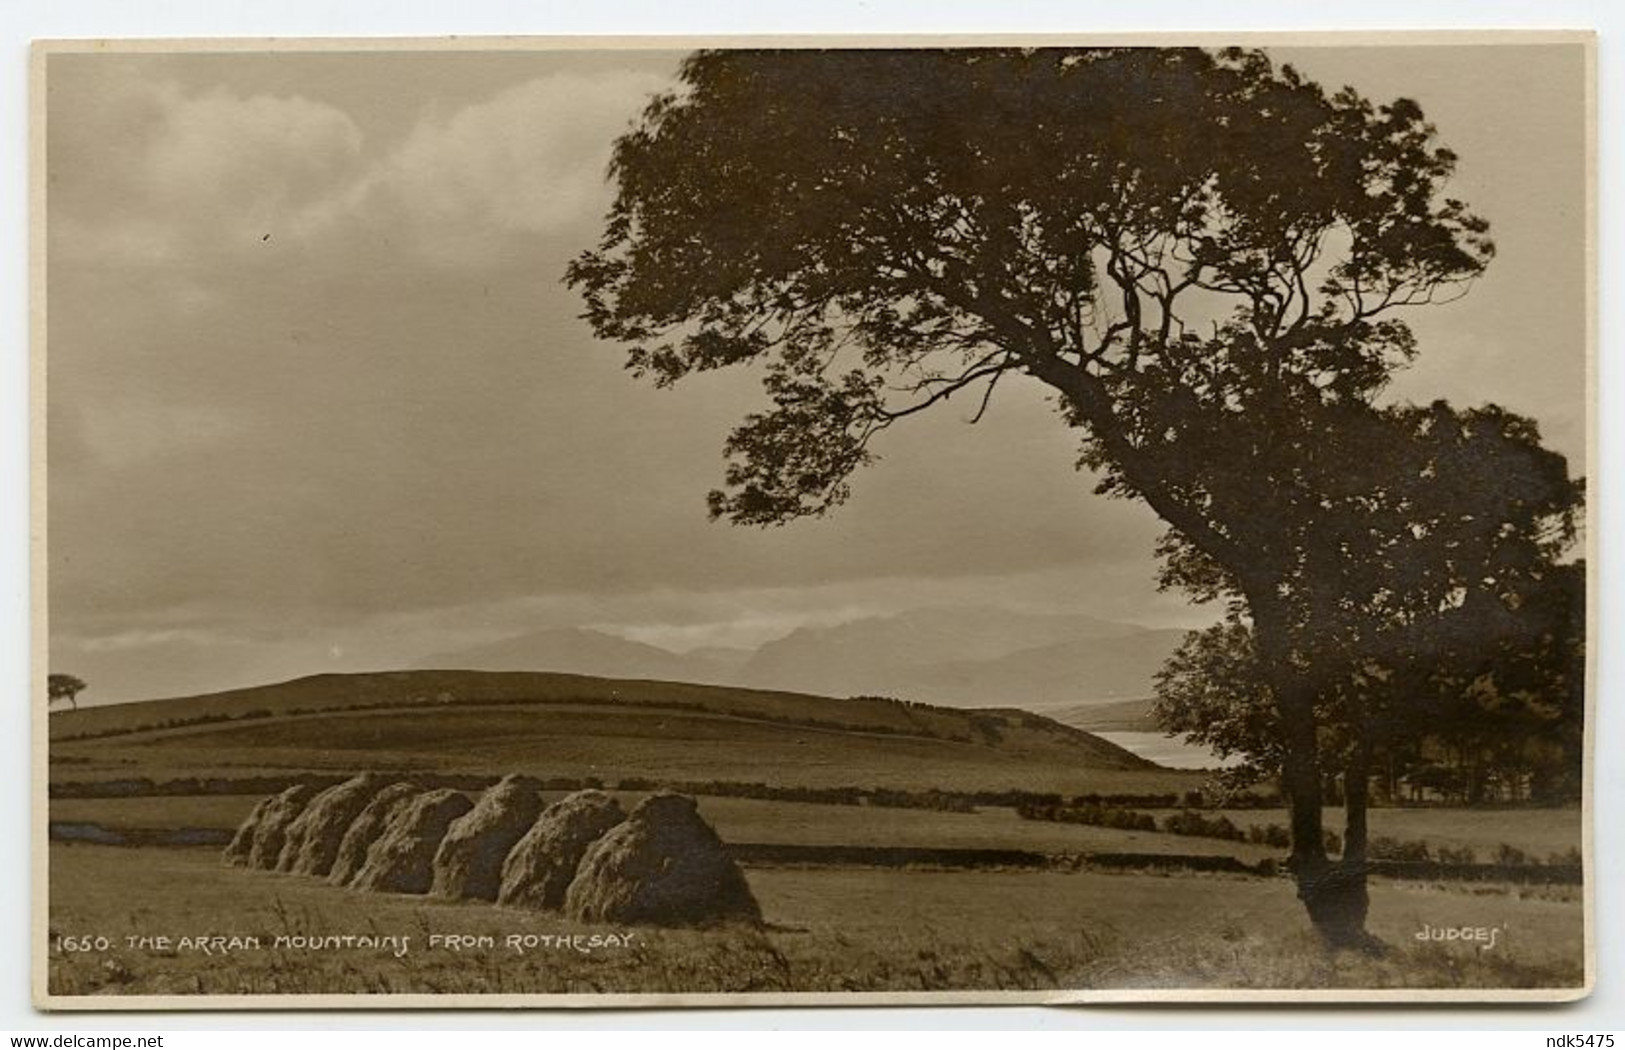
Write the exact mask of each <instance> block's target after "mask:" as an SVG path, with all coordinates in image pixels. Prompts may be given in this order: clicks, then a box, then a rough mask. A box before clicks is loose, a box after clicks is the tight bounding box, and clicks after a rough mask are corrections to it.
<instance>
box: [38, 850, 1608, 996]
mask: <svg viewBox="0 0 1625 1050" xmlns="http://www.w3.org/2000/svg"><path fill="white" fill-rule="evenodd" d="M747 875H748V877H749V879H750V884H751V887H752V890H753V892H754V893H755V894H756V896H757V898H758V900H759V901H760V902H761V905H762V910H763V913H764V918H765V919H766V921H767V923H768V925H767V927H766V928H764V929H761V930H756V929H749V928H732V929H730V928H722V929H714V930H656V929H649V928H642V929H628V930H620V929H618V928H617V929H603V928H587V927H579V926H575V925H572V924H570V923H566V922H564V921H562V920H559V919H557V918H554V917H551V916H545V915H539V914H537V913H534V912H526V911H518V910H513V909H503V908H498V907H494V906H490V905H486V904H474V903H468V902H461V903H451V902H440V901H434V900H430V899H426V898H422V897H410V896H398V895H388V894H384V895H378V894H363V893H358V892H355V891H349V890H342V889H336V888H334V887H331V886H328V885H326V884H325V883H322V882H320V881H318V880H312V879H308V878H305V877H302V876H297V875H283V874H275V873H268V872H255V871H245V870H242V869H228V868H222V867H220V865H219V863H218V859H217V857H216V855H215V853H214V851H210V850H196V849H170V850H160V849H117V848H109V847H100V846H84V845H73V846H58V847H55V848H53V850H52V857H51V884H52V898H53V907H52V913H51V935H52V940H53V944H55V943H57V942H58V941H59V939H60V938H61V937H62V936H64V935H66V936H68V937H91V936H103V937H106V938H107V939H108V942H109V943H110V945H111V947H109V948H108V949H107V950H90V951H72V950H60V949H56V948H53V950H52V952H51V956H50V983H51V989H52V991H53V992H54V993H56V994H60V995H86V994H98V995H118V994H236V993H248V994H255V993H290V992H353V993H368V994H383V995H387V994H391V993H403V992H468V993H503V992H507V993H513V992H524V993H544V992H587V991H641V990H647V989H650V988H660V989H663V990H672V991H695V992H699V991H789V990H795V991H819V990H834V991H843V990H844V991H856V990H875V991H899V990H902V991H906V990H929V989H944V988H963V989H1046V988H1155V987H1182V988H1199V987H1244V988H1271V987H1349V986H1353V987H1403V986H1425V987H1463V986H1468V987H1471V986H1501V987H1524V986H1543V987H1565V986H1573V985H1576V984H1578V983H1579V981H1580V971H1579V963H1578V960H1579V958H1580V955H1579V944H1580V938H1581V936H1582V924H1581V919H1580V910H1579V907H1578V906H1577V904H1576V903H1575V902H1574V901H1572V900H1568V899H1563V896H1562V894H1557V895H1556V899H1552V898H1553V894H1552V893H1550V892H1546V893H1528V892H1524V891H1520V890H1517V889H1515V888H1511V887H1477V888H1476V889H1475V890H1474V891H1473V892H1458V891H1455V890H1449V889H1442V888H1440V887H1437V886H1429V885H1420V884H1415V885H1413V884H1397V883H1383V884H1379V885H1377V886H1376V887H1375V892H1374V902H1373V904H1374V907H1373V915H1374V922H1373V930H1374V932H1376V933H1377V934H1378V935H1379V936H1381V937H1382V938H1384V939H1385V940H1386V941H1388V942H1389V943H1390V944H1391V945H1392V951H1391V953H1390V954H1389V955H1388V956H1387V957H1384V958H1379V959H1369V958H1366V957H1363V956H1354V955H1349V954H1347V953H1342V954H1335V955H1334V954H1329V953H1327V952H1325V951H1324V950H1323V949H1321V948H1319V947H1318V945H1317V944H1316V942H1315V941H1314V938H1313V935H1312V934H1311V933H1310V932H1309V930H1308V928H1307V924H1306V922H1305V921H1304V919H1303V917H1302V909H1301V908H1299V907H1298V906H1297V904H1296V902H1295V901H1294V900H1293V896H1292V893H1293V891H1292V887H1291V885H1290V883H1289V882H1287V881H1286V880H1284V879H1255V878H1227V877H1212V876H1194V875H1175V876H1146V875H1141V874H1102V873H1095V872H1075V873H1062V872H1002V871H987V872H941V871H922V870H900V871H882V870H875V869H863V870H840V869H835V870H792V869H770V868H752V869H749V870H748V871H747ZM1423 923H1428V924H1433V925H1446V924H1496V925H1499V926H1501V927H1503V928H1504V931H1505V932H1504V935H1503V939H1502V940H1501V942H1500V943H1499V944H1498V945H1497V949H1496V950H1495V951H1478V950H1476V949H1473V948H1466V947H1461V946H1444V945H1426V946H1422V945H1418V944H1417V943H1416V942H1415V940H1414V936H1413V935H1414V933H1415V931H1416V930H1417V929H1419V928H1420V927H1421V924H1423ZM132 934H135V935H141V936H147V937H151V936H154V935H158V934H167V935H169V936H171V937H178V936H180V935H191V936H193V937H198V936H202V935H209V934H220V935H236V936H240V937H248V936H253V937H258V938H260V939H261V942H262V945H263V946H262V947H260V948H258V949H245V950H238V951H234V952H231V953H229V954H224V955H221V954H212V955H211V954H204V953H203V952H202V951H200V950H197V949H196V948H193V947H189V948H185V949H179V948H177V947H176V946H175V942H172V943H171V945H170V946H168V947H155V946H153V944H152V943H151V942H148V943H147V944H145V945H142V946H132V945H131V942H129V941H127V940H126V938H127V937H128V936H130V935H132ZM570 934H579V935H582V936H585V937H590V936H592V935H594V934H597V935H598V936H599V937H600V939H601V940H602V939H603V937H604V935H605V934H611V935H614V936H615V937H617V938H618V937H621V936H625V937H626V938H627V941H626V943H625V944H624V945H620V944H615V945H611V946H607V947H595V948H589V949H587V950H585V951H583V950H580V949H569V948H566V949H559V948H557V947H544V946H542V945H544V944H545V943H546V942H543V941H541V938H543V937H549V938H557V937H559V936H561V935H562V936H568V935H570ZM278 935H282V936H288V937H312V936H314V937H330V936H334V935H362V936H372V937H376V938H382V937H395V938H397V939H400V938H405V939H407V943H406V951H405V953H404V954H402V955H400V956H399V957H397V956H396V954H395V951H394V950H393V949H379V948H349V949H346V948H342V947H333V948H330V949H323V950H312V949H310V948H309V947H308V945H304V942H300V941H294V942H288V943H286V944H284V946H282V947H277V946H275V938H276V937H277V936H278ZM480 935H486V936H489V937H491V938H492V939H493V943H492V945H491V946H489V947H470V948H468V949H465V950H457V949H454V948H453V947H450V946H448V945H446V944H444V943H442V944H441V945H438V946H431V943H430V938H431V937H432V936H438V937H442V938H445V937H451V936H457V937H477V936H480ZM510 937H520V938H526V937H528V938H531V944H533V945H535V946H534V947H531V948H529V949H528V950H519V949H516V948H514V947H510V946H509V945H508V941H507V939H508V938H510ZM581 943H582V944H585V943H586V942H581ZM295 945H304V946H298V947H296V946H295Z"/></svg>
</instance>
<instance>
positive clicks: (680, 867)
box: [224, 773, 761, 926]
mask: <svg viewBox="0 0 1625 1050" xmlns="http://www.w3.org/2000/svg"><path fill="white" fill-rule="evenodd" d="M224 861H225V863H227V864H230V865H235V866H238V867H247V868H260V869H264V870H267V871H283V872H291V873H294V874H299V875H310V876H316V877H320V878H325V879H326V880H327V881H328V882H330V883H332V884H334V885H338V886H348V887H351V888H353V889H358V890H371V891H375V892H381V893H421V894H430V895H432V896H435V897H441V898H445V899H448V900H483V901H494V902H496V903H498V904H501V905H504V906H507V907H515V908H527V909H532V910H539V911H551V912H559V913H562V914H563V915H564V916H565V917H566V918H569V919H572V920H575V921H578V922H589V923H627V924H646V925H656V926H687V925H701V924H705V923H710V922H716V921H720V920H727V919H739V920H747V921H752V922H758V921H760V919H761V910H760V908H759V907H758V906H757V903H756V899H755V897H753V896H752V895H751V892H750V887H749V885H748V884H747V883H746V881H745V876H744V873H743V872H741V871H740V870H739V866H738V864H736V863H735V862H734V860H733V859H732V858H731V857H729V856H728V853H727V851H726V850H725V849H724V847H723V845H722V840H721V839H719V838H718V837H717V833H716V832H715V831H714V830H713V829H712V828H711V826H710V825H709V824H707V823H706V822H705V819H704V818H703V817H701V816H700V814H699V810H698V808H697V807H696V806H695V803H694V800H693V799H692V798H689V797H687V796H684V795H676V794H669V793H662V794H656V795H651V796H649V797H647V798H645V799H644V800H643V801H641V802H640V803H638V804H637V805H636V806H634V807H633V808H632V811H631V813H627V812H626V811H625V810H623V809H622V808H621V805H620V803H618V802H616V801H615V799H613V798H611V797H610V796H609V795H607V794H605V793H604V792H602V791H597V790H587V791H577V792H575V793H574V794H571V795H568V796H566V797H565V798H563V799H560V800H559V801H557V802H554V803H553V804H552V805H545V804H544V800H543V797H542V784H541V782H540V781H538V780H536V779H534V778H532V777H526V776H517V775H516V776H508V777H504V778H503V779H502V780H501V781H499V782H498V783H496V784H495V785H493V786H492V787H490V788H489V789H487V790H486V791H484V792H483V793H481V794H480V796H479V798H478V799H477V800H474V799H470V798H469V797H468V796H467V795H465V794H463V793H462V792H459V791H453V790H451V789H449V788H440V789H437V790H425V789H424V788H422V787H420V786H419V785H417V784H413V783H411V782H410V781H406V780H392V779H391V778H389V777H387V776H383V775H380V774H376V773H363V774H361V775H359V776H356V777H352V778H350V779H349V780H346V781H344V782H343V783H341V784H337V785H334V786H333V787H330V788H327V789H326V790H323V791H318V790H317V789H316V788H314V787H312V786H310V785H306V784H295V785H294V786H292V787H290V788H288V789H286V790H284V791H282V792H280V793H278V794H275V795H272V796H270V797H269V798H266V799H265V800H263V801H262V802H260V803H259V804H258V805H256V806H255V807H254V810H253V812H252V813H250V814H249V816H248V818H247V819H246V820H245V821H244V822H243V824H242V826H241V827H240V828H238V829H237V833H236V835H235V836H234V837H233V838H232V841H231V844H230V845H228V846H227V847H226V849H225V854H224Z"/></svg>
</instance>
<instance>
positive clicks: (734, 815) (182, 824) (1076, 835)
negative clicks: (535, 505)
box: [50, 793, 1281, 862]
mask: <svg viewBox="0 0 1625 1050" xmlns="http://www.w3.org/2000/svg"><path fill="white" fill-rule="evenodd" d="M617 794H619V795H620V797H621V799H622V802H623V804H625V805H631V804H632V803H634V802H635V801H636V800H637V799H639V798H641V797H642V796H641V795H637V794H628V793H617ZM548 797H549V798H550V799H551V798H556V797H559V793H551V794H550V795H549V796H548ZM260 798H261V796H258V795H217V796H183V797H163V796H155V797H147V798H128V799H55V800H53V801H52V802H51V807H50V813H51V819H52V820H59V821H74V822H89V823H96V824H100V825H102V826H103V827H107V828H235V827H236V826H237V825H238V824H239V823H241V822H242V820H243V818H244V817H246V816H247V815H248V812H249V810H251V809H253V807H254V804H255V803H256V802H258V801H259V800H260ZM699 803H700V813H701V815H702V816H704V817H705V819H706V820H707V821H709V822H710V823H711V825H712V826H713V827H715V828H716V829H717V832H718V834H720V835H721V836H722V838H723V840H724V841H726V842H770V843H795V844H803V845H821V846H822V845H841V846H919V847H934V848H961V849H1020V850H1031V851H1034V852H1039V853H1087V852H1096V851H1102V852H1122V853H1201V854H1213V855H1219V854H1223V855H1227V856H1235V857H1239V858H1241V859H1242V860H1246V861H1249V862H1250V861H1258V860H1262V859H1264V858H1265V857H1273V856H1278V855H1279V854H1280V852H1281V851H1280V850H1278V849H1273V848H1271V847H1267V846H1253V845H1248V844H1246V843H1236V842H1223V841H1219V840H1216V839H1215V840H1208V839H1192V838H1186V837H1182V836H1178V835H1165V834H1162V833H1158V832H1143V831H1118V830H1114V829H1111V828H1097V827H1090V826H1088V825H1083V824H1060V823H1055V822H1051V821H1042V820H1022V819H1021V818H1020V817H1018V816H1016V814H1015V813H1014V812H1013V811H1011V810H1009V809H1003V808H997V807H989V808H986V809H983V810H981V811H979V812H976V813H945V812H938V811H935V810H918V809H889V808H885V807H878V806H829V805H820V804H814V803H806V802H768V801H763V800H759V799H744V798H714V797H710V796H702V797H701V798H700V799H699Z"/></svg>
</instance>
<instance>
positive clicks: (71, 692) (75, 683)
mask: <svg viewBox="0 0 1625 1050" xmlns="http://www.w3.org/2000/svg"><path fill="white" fill-rule="evenodd" d="M84 691H85V683H84V680H83V679H79V678H75V677H74V676H73V675H71V674H54V675H51V676H50V677H49V678H47V679H46V680H45V694H46V702H47V703H51V704H54V703H56V702H57V701H58V700H66V701H67V702H68V704H69V706H71V707H72V708H73V709H74V710H75V711H77V710H79V694H80V693H82V692H84Z"/></svg>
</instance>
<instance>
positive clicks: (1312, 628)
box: [32, 32, 1596, 1010]
mask: <svg viewBox="0 0 1625 1050" xmlns="http://www.w3.org/2000/svg"><path fill="white" fill-rule="evenodd" d="M1594 62H1595V41H1594V39H1593V37H1592V36H1591V35H1590V34H1585V33H1559V32H1540V33H1499V32H1497V33H1490V32H1475V33H1454V34H1452V33H1430V34H1416V33H1389V34H1358V35H1356V34H1336V33H1318V34H1297V35H1278V36H1276V35H1259V34H1253V35H1241V36H1237V37H1234V38H1224V37H1219V36H1214V35H1207V36H1190V37H1177V36H1135V37H1122V36H1118V37H1086V36H1078V37H1060V36H1045V37H1032V38H994V39H988V38H975V37H937V38H896V39H889V38H877V37H849V38H822V37H819V38H814V37H808V38H794V37H793V38H778V39H766V38H762V39H755V38H752V39H728V40H704V39H686V38H653V39H647V38H631V37H627V38H596V39H570V40H566V39H546V38H537V39H486V40H480V39H456V40H449V39H448V40H433V39H422V40H399V39H396V40H367V39H352V40H297V39H286V40H224V39H222V40H205V39H197V40H184V41H182V40H171V41H134V40H130V41H116V40H115V41H43V42H39V43H37V44H36V45H35V51H34V70H33V73H34V94H33V102H34V122H33V130H34V152H33V170H32V180H33V181H32V186H33V258H34V271H33V273H34V278H35V286H34V293H33V294H34V299H33V309H34V314H33V333H34V348H33V360H34V371H33V382H34V391H33V393H34V406H35V409H34V418H33V428H34V430H33V433H34V438H35V441H34V455H35V458H34V463H35V471H34V477H33V484H34V501H33V514H34V522H35V526H36V527H35V550H34V568H35V573H34V576H35V587H36V590H35V621H36V638H35V653H36V663H35V675H34V679H35V691H36V695H35V696H34V698H33V701H32V704H33V714H34V732H35V745H36V751H35V754H36V765H35V769H34V791H35V805H36V821H35V840H34V844H33V849H34V862H35V871H36V875H37V877H36V879H35V914H34V922H35V925H34V935H35V945H34V949H35V975H34V980H35V1002H36V1004H37V1005H39V1006H40V1007H42V1008H46V1009H64V1010H96V1009H129V1008H143V1007H151V1008H163V1009H177V1008H181V1009H184V1008H210V1009H221V1008H265V1007H345V1008H354V1007H401V1006H445V1007H471V1006H493V1005H502V1006H535V1007H568V1006H606V1005H610V1006H623V1005H624V1006H639V1005H647V1006H655V1005H658V1006H673V1005H677V1006H684V1005H709V1006H715V1005H758V1004H776V1005H784V1004H818V1003H842V1004H856V1003H874V1004H888V1003H915V1004H919V1003H1090V1002H1122V1001H1196V1000H1202V1001H1253V1000H1271V1001H1274V1000H1305V999H1308V1000H1330V1001H1360V1000H1394V1001H1406V1002H1410V1001H1429V1000H1449V1001H1477V1000H1496V1001H1556V1000H1567V999H1575V998H1579V997H1581V996H1583V995H1585V994H1586V993H1587V992H1588V991H1589V990H1590V988H1591V985H1592V972H1593V969H1594V957H1595V944H1594V935H1593V933H1592V925H1591V918H1592V894H1593V889H1594V887H1593V884H1592V880H1591V878H1590V872H1591V868H1590V864H1591V858H1590V848H1589V844H1590V831H1589V827H1590V823H1589V822H1590V819H1591V815H1590V811H1589V801H1588V799H1589V784H1590V772H1591V771H1590V757H1589V753H1588V741H1589V735H1588V729H1589V725H1588V722H1589V719H1588V698H1589V695H1590V686H1591V677H1592V676H1591V673H1590V666H1591V658H1590V647H1589V644H1588V638H1589V636H1590V632H1589V631H1588V630H1587V623H1588V610H1589V608H1590V606H1591V604H1592V600H1593V598H1594V586H1593V585H1592V584H1591V582H1590V574H1589V568H1590V566H1591V565H1592V564H1593V563H1594V561H1595V559H1594V557H1588V545H1589V544H1590V543H1591V542H1592V541H1593V539H1594V531H1593V530H1591V529H1589V528H1588V520H1589V519H1588V513H1589V512H1588V501H1587V491H1588V481H1587V479H1588V478H1589V477H1590V476H1591V474H1592V473H1593V471H1594V462H1593V454H1592V451H1591V447H1592V446H1591V434H1592V419H1591V416H1592V412H1591V405H1592V403H1593V394H1592V391H1591V384H1590V372H1591V362H1592V358H1593V350H1592V347H1593V342H1594V321H1593V318H1594V316H1595V312H1596V311H1595V296H1596V286H1595V263H1594V249H1593V243H1594V241H1593V235H1594V226H1595V218H1594V213H1595V203H1594V202H1595V181H1594V170H1593V169H1594V161H1593V158H1592V145H1591V143H1592V137H1593V133H1594V130H1595V128H1594V119H1595V118H1594V108H1595V107H1594V102H1593V81H1594Z"/></svg>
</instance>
